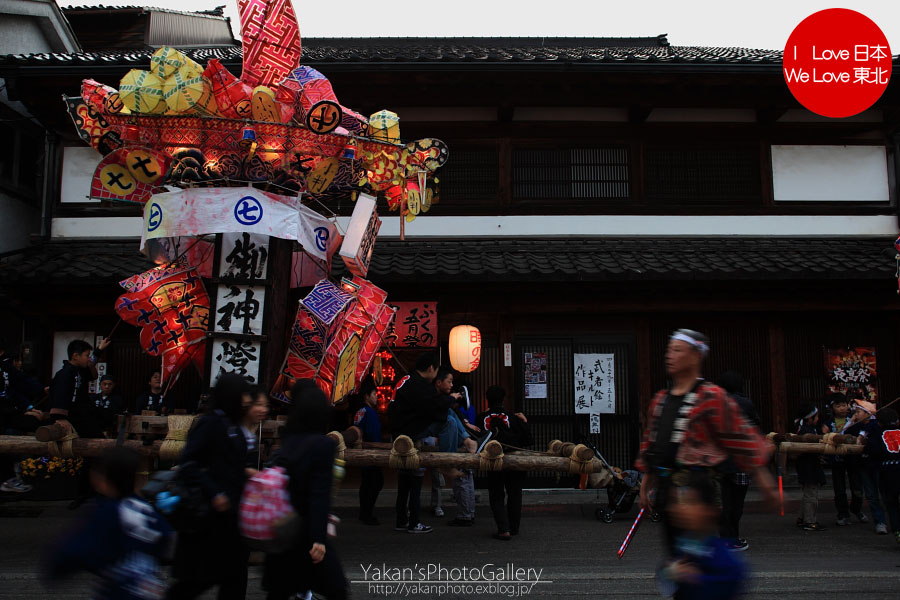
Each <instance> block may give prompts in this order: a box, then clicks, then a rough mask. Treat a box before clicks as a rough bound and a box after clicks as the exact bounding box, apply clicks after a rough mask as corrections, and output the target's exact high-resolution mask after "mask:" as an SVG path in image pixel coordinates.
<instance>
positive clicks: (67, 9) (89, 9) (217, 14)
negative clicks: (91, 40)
mask: <svg viewBox="0 0 900 600" xmlns="http://www.w3.org/2000/svg"><path fill="white" fill-rule="evenodd" d="M60 10H62V11H63V14H66V15H69V14H73V13H75V14H84V13H96V12H110V11H116V12H121V11H131V12H162V13H172V14H174V15H187V16H189V17H206V18H208V19H220V20H224V19H225V16H224V14H225V13H224V11H222V10H221V9H217V10H200V11H192V10H191V11H185V10H172V9H171V8H158V7H156V6H104V5H102V4H98V5H96V6H62V7H60Z"/></svg>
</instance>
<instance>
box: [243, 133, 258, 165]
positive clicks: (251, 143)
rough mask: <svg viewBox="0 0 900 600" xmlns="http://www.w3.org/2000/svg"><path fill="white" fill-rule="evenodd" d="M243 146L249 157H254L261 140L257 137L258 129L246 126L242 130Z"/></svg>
mask: <svg viewBox="0 0 900 600" xmlns="http://www.w3.org/2000/svg"><path fill="white" fill-rule="evenodd" d="M240 145H241V148H243V149H244V150H246V151H247V158H251V159H252V158H253V155H254V154H256V147H257V146H258V145H259V142H258V141H257V139H256V131H254V130H253V128H252V127H244V130H243V131H242V132H241V141H240Z"/></svg>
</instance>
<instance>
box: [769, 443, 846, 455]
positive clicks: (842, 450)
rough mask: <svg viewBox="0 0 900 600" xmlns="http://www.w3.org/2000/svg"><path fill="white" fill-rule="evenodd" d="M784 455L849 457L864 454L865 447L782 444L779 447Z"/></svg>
mask: <svg viewBox="0 0 900 600" xmlns="http://www.w3.org/2000/svg"><path fill="white" fill-rule="evenodd" d="M778 448H779V450H780V451H781V452H783V453H784V454H825V455H828V456H847V455H851V454H852V455H856V454H862V452H863V446H858V445H851V444H840V445H838V446H833V445H831V444H823V443H814V444H809V443H803V442H782V443H781V444H779V446H778Z"/></svg>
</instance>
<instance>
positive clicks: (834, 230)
mask: <svg viewBox="0 0 900 600" xmlns="http://www.w3.org/2000/svg"><path fill="white" fill-rule="evenodd" d="M381 221H382V225H381V230H380V231H379V233H378V237H379V238H380V239H385V238H396V237H398V236H399V235H400V220H399V218H398V217H397V215H396V213H389V214H387V215H382V216H381ZM349 223H350V217H339V218H338V228H339V229H340V230H341V232H342V233H343V232H346V231H347V226H348V225H349ZM142 226H143V219H141V217H82V218H58V219H53V225H52V231H53V233H52V235H53V237H54V238H66V239H77V238H123V237H133V238H135V239H139V238H140V235H141V227H142ZM898 234H900V228H898V226H897V217H896V216H894V215H860V216H834V215H812V216H811V215H804V216H794V215H763V216H746V215H743V216H724V215H714V216H703V217H698V216H688V215H670V216H659V215H653V216H645V215H586V216H559V215H543V216H506V217H502V216H493V217H492V216H484V217H439V216H430V215H426V216H424V217H421V218H418V219H416V220H415V221H413V222H412V223H407V224H406V237H407V238H408V239H422V238H435V239H437V238H453V239H460V238H467V237H468V238H472V237H482V238H483V237H499V238H503V237H565V236H578V237H592V236H596V237H604V236H605V237H625V236H634V237H641V236H653V237H678V236H684V237H726V236H754V237H758V236H776V237H777V236H781V237H828V236H855V237H857V236H881V237H883V236H896V235H898Z"/></svg>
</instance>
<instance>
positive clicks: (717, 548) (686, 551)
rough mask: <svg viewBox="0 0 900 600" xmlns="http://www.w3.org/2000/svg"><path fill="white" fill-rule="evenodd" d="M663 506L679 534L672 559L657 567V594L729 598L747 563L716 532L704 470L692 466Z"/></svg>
mask: <svg viewBox="0 0 900 600" xmlns="http://www.w3.org/2000/svg"><path fill="white" fill-rule="evenodd" d="M671 492H672V496H673V497H672V498H670V506H669V509H668V512H669V513H670V518H671V520H672V523H673V525H674V526H675V527H676V528H678V530H679V534H678V535H677V536H676V538H675V551H674V555H673V557H672V560H670V561H668V562H667V563H666V565H665V566H664V567H663V568H662V569H661V570H660V572H659V580H660V584H661V586H660V587H661V588H662V591H663V594H664V595H666V596H669V595H670V594H672V593H673V592H674V595H673V596H672V597H673V598H674V600H729V599H730V598H735V597H737V596H738V594H740V593H741V588H742V587H743V585H744V583H745V582H746V580H747V567H746V565H745V564H744V563H743V561H741V560H740V559H738V558H737V555H735V554H734V553H733V552H729V548H728V547H727V545H726V542H725V540H723V539H721V538H718V537H716V535H715V523H716V520H717V519H718V516H719V514H718V513H719V509H718V507H717V506H716V495H717V489H716V486H715V484H714V482H713V479H712V478H711V477H710V473H709V472H706V471H692V472H690V473H688V474H687V478H686V480H685V481H683V482H682V483H681V484H680V485H676V486H675V487H674V488H673V489H672V490H671Z"/></svg>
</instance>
